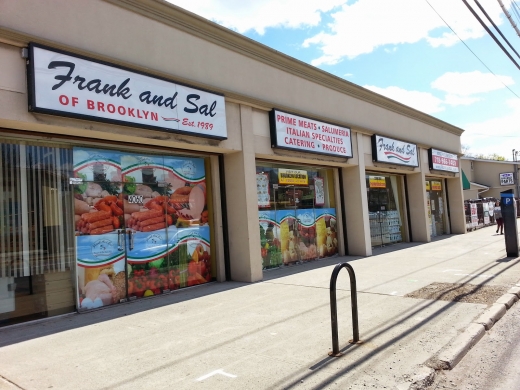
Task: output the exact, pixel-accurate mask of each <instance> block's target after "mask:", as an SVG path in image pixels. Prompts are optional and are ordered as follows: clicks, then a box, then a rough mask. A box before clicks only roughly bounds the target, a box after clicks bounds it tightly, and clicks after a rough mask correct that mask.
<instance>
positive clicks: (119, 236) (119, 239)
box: [117, 230, 124, 251]
mask: <svg viewBox="0 0 520 390" xmlns="http://www.w3.org/2000/svg"><path fill="white" fill-rule="evenodd" d="M122 234H124V232H123V230H118V231H117V249H118V250H120V251H122V250H123V236H122Z"/></svg>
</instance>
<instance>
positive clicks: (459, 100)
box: [444, 94, 482, 106]
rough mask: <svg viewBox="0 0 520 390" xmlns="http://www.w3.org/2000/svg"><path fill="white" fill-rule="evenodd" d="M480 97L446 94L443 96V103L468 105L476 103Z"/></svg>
mask: <svg viewBox="0 0 520 390" xmlns="http://www.w3.org/2000/svg"><path fill="white" fill-rule="evenodd" d="M480 100H482V99H480V98H477V97H469V96H458V95H451V94H447V95H446V97H445V98H444V103H446V104H447V105H449V106H469V105H471V104H473V103H476V102H478V101H480Z"/></svg>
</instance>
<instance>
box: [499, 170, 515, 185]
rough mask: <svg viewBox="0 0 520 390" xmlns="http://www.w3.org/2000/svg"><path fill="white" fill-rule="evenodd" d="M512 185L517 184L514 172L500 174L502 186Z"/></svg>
mask: <svg viewBox="0 0 520 390" xmlns="http://www.w3.org/2000/svg"><path fill="white" fill-rule="evenodd" d="M512 184H515V179H514V176H513V173H512V172H507V173H501V174H500V185H501V186H509V185H512Z"/></svg>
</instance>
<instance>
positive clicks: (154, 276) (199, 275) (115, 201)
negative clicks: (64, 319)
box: [74, 148, 215, 310]
mask: <svg viewBox="0 0 520 390" xmlns="http://www.w3.org/2000/svg"><path fill="white" fill-rule="evenodd" d="M74 177H75V178H76V180H77V181H78V182H77V183H76V185H75V186H74V192H75V195H74V197H75V199H74V202H75V222H76V240H77V244H76V247H77V256H76V261H77V269H78V302H79V309H80V310H88V309H94V308H97V307H101V306H107V305H112V304H116V303H119V302H121V301H124V300H126V299H130V300H133V299H140V298H143V297H150V296H154V295H158V294H162V293H165V292H169V291H171V290H176V289H179V288H182V287H188V286H193V285H197V284H201V283H206V282H209V281H211V280H212V279H213V277H214V271H213V270H214V268H215V267H214V266H212V261H211V250H210V248H211V244H210V243H211V237H210V234H211V231H210V213H209V211H210V210H209V208H208V193H209V190H210V189H209V188H208V182H209V181H207V180H206V162H205V160H204V159H203V158H196V157H180V156H158V155H145V154H137V153H129V152H122V151H114V150H97V149H86V148H74Z"/></svg>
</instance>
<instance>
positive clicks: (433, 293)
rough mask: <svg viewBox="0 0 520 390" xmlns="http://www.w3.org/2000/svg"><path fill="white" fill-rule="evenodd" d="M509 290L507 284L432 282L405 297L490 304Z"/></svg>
mask: <svg viewBox="0 0 520 390" xmlns="http://www.w3.org/2000/svg"><path fill="white" fill-rule="evenodd" d="M508 290H509V287H507V286H483V285H475V284H467V283H432V284H429V285H428V286H425V287H423V288H421V289H419V290H416V291H413V292H411V293H409V294H406V295H405V297H408V298H417V299H432V300H441V301H454V302H466V303H483V304H486V305H492V304H493V303H495V301H496V300H497V299H498V298H500V297H501V296H502V295H504V294H505V293H506V292H507V291H508Z"/></svg>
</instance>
